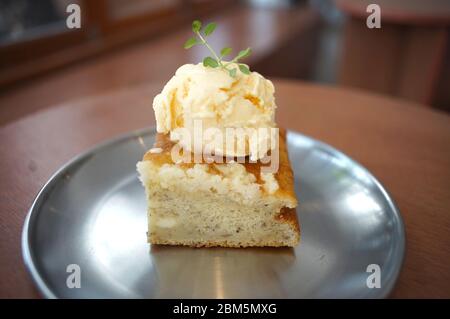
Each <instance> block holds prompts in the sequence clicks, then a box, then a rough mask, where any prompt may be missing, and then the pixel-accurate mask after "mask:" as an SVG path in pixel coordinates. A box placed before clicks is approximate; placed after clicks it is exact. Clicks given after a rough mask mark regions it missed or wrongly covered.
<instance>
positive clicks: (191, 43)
mask: <svg viewBox="0 0 450 319" xmlns="http://www.w3.org/2000/svg"><path fill="white" fill-rule="evenodd" d="M196 44H198V42H197V39H196V38H190V39H188V40H187V41H186V42H185V43H184V48H185V49H190V48H192V47H193V46H194V45H196Z"/></svg>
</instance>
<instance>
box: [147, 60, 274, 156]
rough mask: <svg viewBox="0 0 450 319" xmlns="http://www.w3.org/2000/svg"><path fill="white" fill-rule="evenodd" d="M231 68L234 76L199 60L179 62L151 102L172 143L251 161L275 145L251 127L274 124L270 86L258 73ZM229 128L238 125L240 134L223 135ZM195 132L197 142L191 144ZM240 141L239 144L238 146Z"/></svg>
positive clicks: (267, 137) (158, 124) (159, 126)
mask: <svg viewBox="0 0 450 319" xmlns="http://www.w3.org/2000/svg"><path fill="white" fill-rule="evenodd" d="M232 67H236V69H237V73H236V76H235V77H232V76H230V75H229V73H228V72H227V71H226V70H224V69H222V68H220V67H218V68H211V67H205V66H203V64H201V63H199V64H186V65H183V66H181V67H180V68H179V69H178V70H177V71H176V73H175V75H174V76H173V77H172V78H171V79H170V80H169V82H167V84H166V85H165V86H164V89H163V90H162V92H161V93H160V94H158V95H157V96H156V97H155V98H154V100H153V108H154V110H155V116H156V123H157V131H158V132H160V133H170V136H171V139H172V140H173V141H176V142H179V143H180V144H182V146H183V147H184V148H186V149H188V150H190V151H193V152H202V151H203V152H204V151H205V149H208V151H210V152H211V153H212V154H215V155H224V156H247V155H250V157H251V158H252V159H253V160H255V159H259V158H261V157H262V156H264V155H265V154H266V153H267V152H268V151H269V150H270V149H272V148H273V147H274V146H273V145H272V144H273V143H271V142H270V134H269V135H267V134H266V135H264V134H260V136H258V139H255V138H252V136H253V135H254V133H255V132H256V131H255V129H264V128H265V129H270V128H275V127H276V125H275V122H274V117H275V109H276V104H275V98H274V91H275V90H274V86H273V84H272V82H271V81H270V80H267V79H265V78H264V77H263V76H262V75H260V74H259V73H257V72H251V73H249V74H244V73H242V72H241V71H239V68H238V67H237V65H236V66H233V65H231V66H230V68H232ZM229 128H232V129H236V128H238V129H239V130H237V131H240V132H241V133H244V135H243V137H242V138H241V137H237V136H236V135H230V134H228V135H227V129H229ZM235 131H236V130H235ZM199 133H201V135H202V137H201V141H200V142H199V141H197V142H192V139H195V138H198V136H199ZM227 136H228V137H227ZM230 136H234V137H230ZM230 138H233V139H234V141H230ZM242 141H243V142H244V145H243V146H242V145H238V142H242Z"/></svg>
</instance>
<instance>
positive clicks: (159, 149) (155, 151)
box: [150, 147, 162, 154]
mask: <svg viewBox="0 0 450 319" xmlns="http://www.w3.org/2000/svg"><path fill="white" fill-rule="evenodd" d="M161 152H162V148H160V147H154V148H151V149H150V153H152V154H158V153H161Z"/></svg>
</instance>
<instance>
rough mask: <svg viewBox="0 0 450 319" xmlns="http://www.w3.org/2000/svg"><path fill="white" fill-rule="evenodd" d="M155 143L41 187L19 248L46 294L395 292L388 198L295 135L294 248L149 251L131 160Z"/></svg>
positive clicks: (134, 136) (398, 259) (118, 151)
mask: <svg viewBox="0 0 450 319" xmlns="http://www.w3.org/2000/svg"><path fill="white" fill-rule="evenodd" d="M154 136H155V133H154V130H142V131H138V132H134V133H130V134H127V135H125V136H122V137H119V138H117V139H115V140H112V141H110V142H107V143H105V144H103V145H101V146H98V147H96V148H94V149H92V150H91V151H89V152H87V153H85V154H83V155H80V156H79V157H77V158H75V159H74V160H72V161H71V162H70V163H68V164H67V165H65V166H64V167H63V168H61V169H60V170H59V171H58V172H57V173H56V174H55V175H54V176H53V177H52V178H51V179H50V180H49V181H48V183H47V184H46V185H45V186H44V188H43V189H42V190H41V191H40V193H39V195H38V196H37V198H36V200H35V202H34V203H33V205H32V207H31V209H30V211H29V214H28V216H27V219H26V221H25V225H24V229H23V236H22V249H23V255H24V260H25V264H26V266H27V268H28V269H29V271H30V273H31V276H32V277H33V279H34V281H35V283H36V285H37V287H38V288H39V290H40V291H41V293H42V294H43V295H44V296H45V297H49V298H55V297H58V298H103V297H108V298H381V297H386V296H387V295H388V294H389V292H390V291H391V290H392V288H393V285H394V284H395V281H396V278H397V277H398V274H399V271H400V268H401V264H402V260H403V255H404V245H405V237H404V236H405V235H404V229H403V223H402V220H401V217H400V214H399V212H398V210H397V209H396V207H395V205H394V204H393V201H392V199H391V198H390V196H389V195H388V193H387V192H386V191H385V189H384V188H383V187H382V186H381V185H380V183H379V182H378V181H377V180H376V179H375V178H374V177H373V176H372V175H371V174H370V173H369V172H368V171H367V170H366V169H364V168H363V167H361V166H360V165H359V164H358V163H356V162H355V161H353V160H352V159H350V158H349V157H347V156H346V155H344V154H342V153H340V152H339V151H337V150H335V149H334V148H332V147H330V146H328V145H326V144H324V143H321V142H318V141H316V140H314V139H311V138H309V137H306V136H304V135H301V134H298V133H294V132H288V139H287V140H288V148H289V155H290V159H291V162H292V166H293V170H294V174H295V187H296V191H297V195H298V197H299V200H300V205H299V207H298V209H297V213H298V216H299V220H300V225H301V231H302V234H301V238H302V239H301V243H300V245H299V246H298V247H296V248H295V249H291V248H246V249H226V248H200V249H199V248H197V249H196V248H187V247H166V246H150V245H149V244H147V242H146V230H147V218H146V203H145V195H144V190H143V188H142V186H141V185H140V182H139V181H138V179H137V174H136V170H135V165H136V162H137V161H138V160H140V159H141V157H142V155H143V153H144V152H145V151H146V150H147V149H148V148H150V147H151V145H152V143H153V140H154ZM71 265H72V266H71ZM73 265H75V266H73ZM369 265H376V266H369ZM74 267H75V268H77V267H79V270H80V272H78V268H77V269H75V268H74ZM368 267H369V269H368ZM371 267H379V270H380V273H379V275H380V276H379V277H378V278H379V279H380V282H379V284H380V285H379V288H377V287H372V286H371V287H369V286H370V285H369V286H368V285H367V282H368V278H369V276H371V275H374V273H371V272H368V270H370V271H373V268H371ZM375 271H376V270H375ZM75 272H76V275H79V277H76V279H74V278H75V277H73V276H74V275H75ZM376 272H377V271H376ZM375 275H378V272H377V274H375ZM69 276H72V277H70V278H69ZM78 278H79V282H78V281H74V280H77V279H78ZM74 282H75V283H79V284H80V288H77V287H75V288H73V283H74ZM369 282H372V283H373V282H376V279H375V281H374V277H373V276H372V277H370V278H369ZM70 283H72V284H70Z"/></svg>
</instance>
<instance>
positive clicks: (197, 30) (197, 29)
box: [192, 20, 202, 32]
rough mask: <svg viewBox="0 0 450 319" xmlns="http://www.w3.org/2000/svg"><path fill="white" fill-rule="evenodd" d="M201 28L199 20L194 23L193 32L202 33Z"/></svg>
mask: <svg viewBox="0 0 450 319" xmlns="http://www.w3.org/2000/svg"><path fill="white" fill-rule="evenodd" d="M201 28H202V23H201V22H200V21H199V20H194V22H192V31H194V32H200V29H201Z"/></svg>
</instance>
